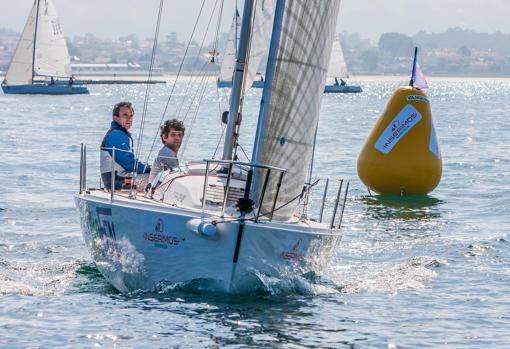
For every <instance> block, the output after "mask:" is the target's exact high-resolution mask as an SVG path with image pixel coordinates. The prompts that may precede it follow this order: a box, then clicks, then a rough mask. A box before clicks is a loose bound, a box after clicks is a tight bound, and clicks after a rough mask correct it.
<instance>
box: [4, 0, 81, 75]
mask: <svg viewBox="0 0 510 349" xmlns="http://www.w3.org/2000/svg"><path fill="white" fill-rule="evenodd" d="M36 17H37V18H36ZM36 29H37V33H36ZM34 42H35V48H34ZM34 49H35V55H34ZM34 56H35V60H34ZM32 72H34V73H35V74H34V75H40V76H51V77H54V78H69V77H70V76H72V71H71V62H70V59H69V52H68V51H67V44H66V41H65V38H64V34H63V32H62V28H61V27H60V22H59V19H58V16H57V12H56V10H55V7H54V6H53V3H52V2H51V0H35V1H34V5H33V6H32V10H31V11H30V14H29V16H28V19H27V22H26V24H25V28H24V29H23V33H22V34H21V39H20V41H19V43H18V46H17V47H16V51H15V53H14V56H13V58H12V61H11V64H10V66H9V69H8V70H7V74H6V77H5V83H6V85H24V84H31V83H32Z"/></svg>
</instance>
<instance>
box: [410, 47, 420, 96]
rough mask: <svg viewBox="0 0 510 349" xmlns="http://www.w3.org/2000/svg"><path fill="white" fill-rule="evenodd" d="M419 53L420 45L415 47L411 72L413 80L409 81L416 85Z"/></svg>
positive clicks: (412, 85)
mask: <svg viewBox="0 0 510 349" xmlns="http://www.w3.org/2000/svg"><path fill="white" fill-rule="evenodd" d="M417 55H418V47H415V48H414V58H413V70H412V72H411V81H409V85H410V86H411V87H414V78H415V75H416V56H417Z"/></svg>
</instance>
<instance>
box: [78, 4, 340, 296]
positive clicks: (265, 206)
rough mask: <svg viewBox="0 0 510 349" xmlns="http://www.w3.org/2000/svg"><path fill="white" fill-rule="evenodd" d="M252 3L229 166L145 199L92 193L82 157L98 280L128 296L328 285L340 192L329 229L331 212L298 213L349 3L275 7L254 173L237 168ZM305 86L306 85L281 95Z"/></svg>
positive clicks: (167, 179) (164, 180)
mask: <svg viewBox="0 0 510 349" xmlns="http://www.w3.org/2000/svg"><path fill="white" fill-rule="evenodd" d="M253 3H254V2H253V1H250V0H248V1H246V3H245V7H244V13H243V24H242V29H241V41H240V42H241V44H240V49H239V52H238V59H237V62H236V69H235V72H236V73H235V74H234V84H233V88H232V92H231V99H230V102H231V104H230V110H231V111H235V112H231V113H229V116H228V125H227V130H226V133H225V145H224V149H223V160H205V161H204V162H203V163H200V164H194V165H189V166H187V167H186V168H185V169H181V170H179V171H177V172H170V171H165V172H162V173H161V177H160V183H159V184H158V185H157V186H155V188H154V190H152V191H151V192H150V193H148V194H145V195H142V194H136V190H131V191H130V190H125V191H123V190H119V191H114V192H113V191H110V192H109V191H107V190H105V189H93V188H87V186H86V165H85V164H86V161H85V160H84V159H85V158H86V152H85V148H84V149H83V150H82V161H81V164H82V165H81V171H80V174H81V176H80V178H81V181H80V193H79V194H77V195H76V197H75V200H76V206H77V208H78V212H79V214H80V221H81V226H82V230H83V235H84V238H85V242H86V245H87V247H88V248H89V250H90V252H91V255H92V258H93V259H94V261H95V263H96V265H97V267H98V269H99V270H100V271H101V273H102V274H103V275H104V276H105V278H106V279H107V280H108V281H109V282H110V283H111V284H112V285H113V286H114V287H115V288H117V289H118V290H120V291H131V290H136V289H152V288H154V287H158V285H161V284H162V283H163V284H165V283H170V284H175V283H183V282H184V283H186V282H191V281H194V280H202V281H204V282H207V283H208V285H211V286H213V287H214V288H215V289H217V290H221V291H225V292H242V291H244V290H250V289H252V288H253V286H254V285H257V284H259V285H260V280H261V279H263V278H265V277H270V278H279V279H288V278H301V277H314V276H318V275H321V274H322V273H323V272H324V271H325V269H326V268H327V267H328V265H329V263H330V261H331V259H332V256H333V255H334V253H335V250H336V247H337V246H338V243H339V241H340V238H341V235H340V231H339V230H338V228H339V224H340V222H341V218H339V219H336V221H335V217H336V216H337V210H336V209H337V208H338V206H339V205H338V202H339V198H340V192H341V187H340V190H339V191H338V193H337V195H336V200H335V204H334V207H335V209H334V212H333V214H332V219H331V220H330V222H329V223H327V224H324V223H321V221H322V210H321V217H320V218H319V219H317V220H312V219H309V218H308V217H307V216H306V215H305V214H304V213H303V212H306V211H300V210H299V209H298V204H299V203H300V202H301V204H305V203H306V201H307V200H306V198H307V195H308V194H309V191H310V189H311V188H312V187H313V184H310V183H307V180H306V177H307V176H309V169H308V168H309V164H310V162H311V159H312V152H313V144H314V135H315V130H316V128H317V125H318V119H319V111H320V104H321V98H322V90H321V87H322V86H324V81H325V79H326V73H325V72H326V68H327V66H328V62H329V53H330V50H331V44H332V41H333V36H334V34H333V33H334V30H335V25H336V19H337V14H338V8H339V4H340V1H339V0H334V1H314V2H297V1H295V2H294V1H287V2H285V1H280V0H278V1H277V2H276V4H275V2H274V1H272V0H266V1H265V4H266V6H268V4H271V3H272V4H273V6H275V8H276V12H275V15H274V16H275V20H274V23H275V25H274V27H272V37H271V49H270V52H269V58H268V64H267V67H268V69H267V71H266V76H267V79H266V84H265V86H264V91H263V96H262V101H261V109H260V114H259V119H258V127H257V133H256V137H255V143H254V152H253V156H252V160H251V162H246V163H245V162H238V161H233V160H231V159H232V157H233V154H234V152H233V150H234V149H235V147H236V136H237V131H236V127H238V126H239V120H236V119H237V118H234V117H233V116H232V115H237V114H238V112H239V110H240V102H241V100H242V99H241V95H242V86H243V78H244V77H245V73H244V70H245V69H247V67H246V66H245V62H246V61H247V60H246V56H247V53H248V46H249V45H248V42H249V35H250V34H251V31H250V26H249V23H250V22H251V17H252V15H253V11H254V6H253ZM318 19H320V20H318ZM289 28H292V31H291V30H289ZM295 33H297V34H299V35H294V34H295ZM303 48H306V49H305V53H306V54H303ZM311 62H313V64H311ZM296 75H297V77H298V78H301V81H302V80H304V79H306V80H307V84H294V85H292V88H281V87H282V86H284V85H286V84H287V79H288V78H289V76H292V77H293V76H296ZM309 177H310V176H309ZM326 188H327V186H326ZM326 192H327V191H325V192H324V196H323V198H324V199H323V207H324V202H325V201H327V199H326ZM346 195H347V189H346V190H345V194H344V202H345V197H346ZM338 212H342V213H343V208H342V210H341V211H338Z"/></svg>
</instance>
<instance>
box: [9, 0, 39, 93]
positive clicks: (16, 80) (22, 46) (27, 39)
mask: <svg viewBox="0 0 510 349" xmlns="http://www.w3.org/2000/svg"><path fill="white" fill-rule="evenodd" d="M36 12H37V1H34V5H33V6H32V10H30V14H29V15H28V19H27V22H26V24H25V28H24V29H23V33H22V34H21V38H20V40H19V42H18V46H17V47H16V51H15V52H14V56H13V57H12V60H11V64H10V65H9V69H8V70H7V74H6V75H5V83H6V84H7V85H24V84H31V83H32V63H33V57H34V34H35V16H36Z"/></svg>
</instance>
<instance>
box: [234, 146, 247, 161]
mask: <svg viewBox="0 0 510 349" xmlns="http://www.w3.org/2000/svg"><path fill="white" fill-rule="evenodd" d="M237 145H238V146H239V148H241V151H242V152H243V154H244V157H245V158H246V162H250V158H249V157H248V155H247V154H246V152H245V151H244V148H243V146H242V145H241V144H240V143H237Z"/></svg>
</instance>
